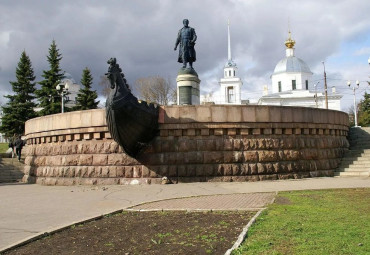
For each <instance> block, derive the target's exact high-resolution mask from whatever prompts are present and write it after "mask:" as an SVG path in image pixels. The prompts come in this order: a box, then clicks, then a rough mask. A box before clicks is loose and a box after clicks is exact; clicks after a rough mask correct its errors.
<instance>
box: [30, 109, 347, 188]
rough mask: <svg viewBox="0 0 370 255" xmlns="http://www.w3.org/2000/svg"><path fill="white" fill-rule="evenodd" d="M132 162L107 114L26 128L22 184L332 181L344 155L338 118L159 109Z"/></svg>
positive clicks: (324, 113) (317, 113) (295, 112)
mask: <svg viewBox="0 0 370 255" xmlns="http://www.w3.org/2000/svg"><path fill="white" fill-rule="evenodd" d="M159 123H160V124H159V133H158V136H157V137H155V138H154V139H153V141H152V142H151V143H150V144H149V145H148V146H147V147H146V148H145V150H143V152H142V153H140V154H139V156H138V158H137V159H134V158H131V157H130V156H128V155H127V154H125V153H124V152H123V151H122V149H121V148H120V147H119V146H118V144H117V143H116V142H115V141H113V140H112V139H111V136H110V134H109V132H108V129H107V126H106V122H105V110H104V109H97V110H88V111H78V112H70V113H64V114H56V115H50V116H45V117H40V118H35V119H32V120H29V121H27V122H26V136H27V146H26V147H25V153H26V155H27V156H26V159H25V163H26V167H25V177H24V181H25V182H29V183H35V182H36V183H39V184H46V185H74V184H104V185H107V184H138V183H159V182H160V181H161V178H162V177H163V176H167V177H168V178H169V179H170V180H171V181H172V182H174V183H177V182H198V181H228V182H229V181H257V180H276V179H287V178H305V177H317V176H333V171H334V169H335V168H337V167H338V164H339V163H340V160H341V158H342V157H343V155H344V153H345V152H346V150H347V148H348V141H347V139H346V136H347V132H348V115H347V114H346V113H344V112H339V111H332V110H323V109H314V108H303V107H278V106H242V105H240V106H221V105H210V106H162V107H161V108H160V114H159Z"/></svg>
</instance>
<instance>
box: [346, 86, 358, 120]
mask: <svg viewBox="0 0 370 255" xmlns="http://www.w3.org/2000/svg"><path fill="white" fill-rule="evenodd" d="M347 85H348V87H351V81H348V82H347ZM359 87H360V82H359V81H358V80H357V81H356V86H353V88H352V89H353V105H354V109H353V111H354V113H355V127H358V126H357V105H356V89H358V88H359Z"/></svg>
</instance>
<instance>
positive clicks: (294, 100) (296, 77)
mask: <svg viewBox="0 0 370 255" xmlns="http://www.w3.org/2000/svg"><path fill="white" fill-rule="evenodd" d="M294 45H295V41H294V40H292V38H291V33H290V31H289V37H288V39H287V40H286V41H285V46H286V57H285V58H283V59H282V60H280V61H279V62H278V63H277V65H276V67H275V69H274V73H273V74H272V75H271V81H272V94H268V93H264V95H263V96H262V97H261V98H260V99H259V101H258V104H259V105H281V106H304V107H316V108H325V107H326V106H325V95H324V93H321V92H319V93H318V92H316V86H317V83H316V84H313V83H312V72H311V70H310V68H309V67H308V65H307V64H306V63H305V62H304V61H303V60H302V59H300V58H297V57H296V56H295V54H294ZM312 87H314V90H312ZM310 89H311V90H310ZM341 98H342V95H338V94H335V90H333V92H332V94H331V95H328V108H329V109H333V110H340V99H341Z"/></svg>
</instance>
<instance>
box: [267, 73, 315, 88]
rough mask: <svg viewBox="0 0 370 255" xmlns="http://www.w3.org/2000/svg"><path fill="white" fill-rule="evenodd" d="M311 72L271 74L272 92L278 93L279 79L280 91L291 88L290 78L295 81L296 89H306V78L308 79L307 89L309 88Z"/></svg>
mask: <svg viewBox="0 0 370 255" xmlns="http://www.w3.org/2000/svg"><path fill="white" fill-rule="evenodd" d="M311 77H312V74H309V73H279V74H273V75H272V76H271V81H272V93H279V81H280V82H281V91H280V92H284V91H290V90H292V80H295V81H296V89H297V90H301V89H303V90H305V89H306V80H308V89H310V82H311Z"/></svg>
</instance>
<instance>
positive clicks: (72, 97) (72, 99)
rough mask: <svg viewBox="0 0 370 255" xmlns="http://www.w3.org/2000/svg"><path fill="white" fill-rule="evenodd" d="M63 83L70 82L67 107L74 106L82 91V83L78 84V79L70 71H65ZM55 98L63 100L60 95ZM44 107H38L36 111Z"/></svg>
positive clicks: (66, 97)
mask: <svg viewBox="0 0 370 255" xmlns="http://www.w3.org/2000/svg"><path fill="white" fill-rule="evenodd" d="M61 83H68V86H69V88H68V94H67V95H66V96H65V101H64V102H65V107H68V108H72V107H74V106H76V104H77V101H76V99H77V95H78V92H79V91H80V88H81V85H79V84H77V83H76V81H75V80H74V79H73V77H72V75H70V74H69V73H65V75H64V78H63V79H62V80H61ZM54 100H62V99H61V98H60V97H58V98H55V99H54ZM42 109H43V108H42V107H36V108H34V110H35V111H36V112H39V111H41V110H42Z"/></svg>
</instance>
